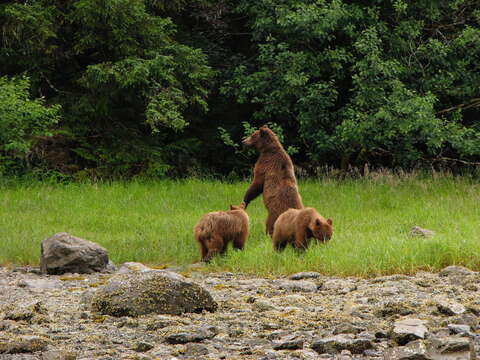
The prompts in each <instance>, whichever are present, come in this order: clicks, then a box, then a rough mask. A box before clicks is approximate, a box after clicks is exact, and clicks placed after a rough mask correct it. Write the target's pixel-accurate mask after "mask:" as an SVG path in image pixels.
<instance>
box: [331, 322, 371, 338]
mask: <svg viewBox="0 0 480 360" xmlns="http://www.w3.org/2000/svg"><path fill="white" fill-rule="evenodd" d="M362 331H365V328H363V327H360V326H355V325H353V324H351V323H347V322H344V323H341V324H339V325H337V326H336V327H335V329H334V330H333V334H334V335H338V334H359V333H361V332H362Z"/></svg>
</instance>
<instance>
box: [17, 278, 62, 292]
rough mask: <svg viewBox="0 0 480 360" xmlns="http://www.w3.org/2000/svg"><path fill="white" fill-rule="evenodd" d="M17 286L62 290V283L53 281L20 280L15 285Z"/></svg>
mask: <svg viewBox="0 0 480 360" xmlns="http://www.w3.org/2000/svg"><path fill="white" fill-rule="evenodd" d="M17 286H19V287H25V288H31V289H40V290H43V289H61V288H63V283H62V282H61V281H60V280H54V279H22V280H20V281H19V282H18V283H17Z"/></svg>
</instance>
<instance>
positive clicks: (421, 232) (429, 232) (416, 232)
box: [410, 226, 435, 237]
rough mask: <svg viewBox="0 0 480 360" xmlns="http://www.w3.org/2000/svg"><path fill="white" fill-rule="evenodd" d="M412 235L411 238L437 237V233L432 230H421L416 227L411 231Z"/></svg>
mask: <svg viewBox="0 0 480 360" xmlns="http://www.w3.org/2000/svg"><path fill="white" fill-rule="evenodd" d="M410 235H411V236H423V237H430V236H433V235H435V232H434V231H432V230H428V229H423V228H421V227H420V226H414V227H413V228H412V229H411V230H410Z"/></svg>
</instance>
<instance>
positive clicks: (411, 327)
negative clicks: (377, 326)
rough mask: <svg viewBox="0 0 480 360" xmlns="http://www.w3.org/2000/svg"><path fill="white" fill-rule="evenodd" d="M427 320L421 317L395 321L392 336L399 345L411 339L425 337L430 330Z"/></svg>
mask: <svg viewBox="0 0 480 360" xmlns="http://www.w3.org/2000/svg"><path fill="white" fill-rule="evenodd" d="M424 324H425V321H423V320H419V319H403V320H398V321H395V323H394V326H393V329H392V331H391V338H392V339H393V340H395V341H396V343H397V344H399V345H405V344H407V343H408V342H410V341H413V340H417V339H424V338H425V335H426V334H427V332H428V329H427V328H426V327H425V325H424Z"/></svg>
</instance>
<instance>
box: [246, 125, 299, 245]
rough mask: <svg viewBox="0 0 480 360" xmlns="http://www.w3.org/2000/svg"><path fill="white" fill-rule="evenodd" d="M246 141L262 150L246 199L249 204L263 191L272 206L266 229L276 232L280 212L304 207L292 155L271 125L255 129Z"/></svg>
mask: <svg viewBox="0 0 480 360" xmlns="http://www.w3.org/2000/svg"><path fill="white" fill-rule="evenodd" d="M243 145H245V146H248V147H252V148H254V149H255V150H256V151H257V153H258V159H257V162H256V163H255V168H254V169H253V181H252V183H251V184H250V186H249V187H248V189H247V191H246V193H245V196H244V198H243V202H244V203H245V204H246V206H248V203H249V202H251V201H252V200H253V199H255V198H256V197H257V196H259V195H260V194H262V193H263V202H264V204H265V207H266V208H267V210H268V218H267V221H266V231H267V233H268V234H269V235H270V236H272V233H273V225H274V223H275V220H277V218H278V217H279V216H280V214H282V213H283V212H284V211H287V210H288V209H290V208H292V209H302V208H303V203H302V198H301V197H300V193H299V191H298V185H297V179H296V178H295V172H294V170H293V163H292V159H291V158H290V156H289V155H288V154H287V152H286V151H285V150H284V148H283V146H282V144H281V143H280V141H279V140H278V137H277V135H276V134H275V133H274V132H273V131H272V130H270V129H269V128H268V127H267V126H262V127H261V128H260V129H258V130H257V131H255V132H254V133H253V134H252V135H251V136H250V137H249V138H247V139H245V140H244V141H243Z"/></svg>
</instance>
